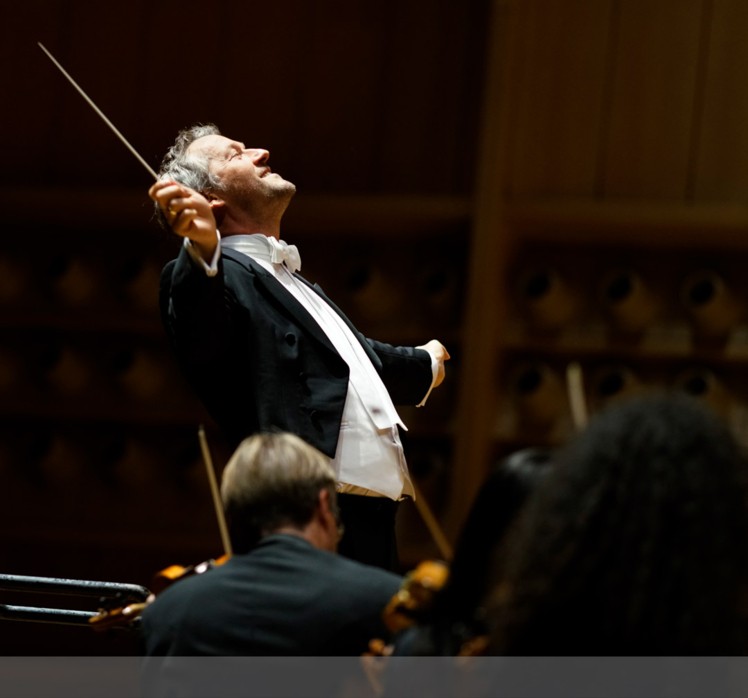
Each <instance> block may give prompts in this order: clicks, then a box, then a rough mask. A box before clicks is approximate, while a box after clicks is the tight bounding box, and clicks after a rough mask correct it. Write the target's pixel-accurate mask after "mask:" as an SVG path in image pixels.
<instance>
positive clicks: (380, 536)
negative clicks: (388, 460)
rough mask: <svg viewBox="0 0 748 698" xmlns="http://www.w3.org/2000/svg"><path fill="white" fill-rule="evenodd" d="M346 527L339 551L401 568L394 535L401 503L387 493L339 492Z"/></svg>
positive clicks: (395, 569) (388, 567)
mask: <svg viewBox="0 0 748 698" xmlns="http://www.w3.org/2000/svg"><path fill="white" fill-rule="evenodd" d="M338 505H339V507H340V520H341V521H342V523H343V526H344V527H345V531H344V533H343V537H342V538H341V540H340V543H338V553H340V554H341V555H343V556H345V557H348V558H350V559H352V560H358V561H359V562H363V563H364V564H367V565H374V566H375V567H381V568H383V569H385V570H390V571H392V572H397V573H399V572H400V561H399V559H398V554H397V538H396V536H395V519H396V516H397V509H398V503H397V502H395V501H393V500H391V499H389V498H387V497H362V496H361V495H357V494H338Z"/></svg>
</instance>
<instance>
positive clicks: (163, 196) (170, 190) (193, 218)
mask: <svg viewBox="0 0 748 698" xmlns="http://www.w3.org/2000/svg"><path fill="white" fill-rule="evenodd" d="M148 195H149V196H150V197H151V198H152V199H153V200H154V201H155V202H156V203H157V204H158V206H159V208H160V209H161V210H162V211H163V214H164V216H165V217H166V220H167V221H168V222H169V225H170V226H171V229H172V230H173V231H174V232H175V233H176V234H177V235H179V236H181V237H185V238H189V239H190V241H191V242H192V244H193V245H194V246H195V247H196V248H197V251H198V252H199V253H200V255H201V256H202V257H203V258H204V259H206V260H209V259H211V257H212V256H213V253H214V252H215V250H216V246H217V245H218V235H217V234H216V219H215V217H214V216H213V210H212V208H211V206H210V203H208V200H207V199H206V198H205V197H204V196H203V195H202V194H199V193H198V192H196V191H194V190H193V189H190V188H189V187H185V186H183V185H182V184H177V183H176V182H173V181H171V180H162V181H159V182H156V183H155V184H154V185H153V186H152V187H151V188H150V189H149V190H148Z"/></svg>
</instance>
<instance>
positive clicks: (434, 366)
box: [416, 349, 439, 407]
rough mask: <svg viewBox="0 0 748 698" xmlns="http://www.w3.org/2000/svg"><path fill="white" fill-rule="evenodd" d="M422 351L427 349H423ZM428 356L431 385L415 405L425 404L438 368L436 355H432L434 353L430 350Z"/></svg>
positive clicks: (432, 387) (421, 405)
mask: <svg viewBox="0 0 748 698" xmlns="http://www.w3.org/2000/svg"><path fill="white" fill-rule="evenodd" d="M424 351H429V350H428V349H424ZM429 356H430V357H431V385H430V386H429V389H428V390H427V391H426V394H425V395H424V396H423V399H422V400H421V401H420V402H419V403H418V404H417V405H416V407H423V406H424V405H425V404H426V400H428V399H429V395H431V391H432V390H433V389H434V381H436V374H437V372H438V370H439V361H438V360H437V358H436V356H434V354H432V353H431V352H430V351H429Z"/></svg>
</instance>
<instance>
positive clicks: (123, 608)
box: [88, 554, 230, 631]
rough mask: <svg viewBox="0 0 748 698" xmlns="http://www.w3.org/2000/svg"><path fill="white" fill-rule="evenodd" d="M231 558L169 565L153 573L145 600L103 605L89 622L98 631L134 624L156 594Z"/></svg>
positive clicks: (116, 599)
mask: <svg viewBox="0 0 748 698" xmlns="http://www.w3.org/2000/svg"><path fill="white" fill-rule="evenodd" d="M229 558H230V555H228V554H225V555H221V556H220V557H218V558H216V559H210V560H205V561H204V562H200V563H198V564H196V565H188V566H186V567H185V566H183V565H169V566H168V567H165V568H164V569H162V570H160V571H159V572H156V574H155V575H153V579H152V581H151V584H150V586H149V587H148V588H149V589H150V590H151V594H150V595H149V596H148V598H147V599H146V600H145V601H139V602H137V603H127V604H125V605H119V606H113V607H106V606H105V607H102V608H100V609H99V610H98V612H97V614H96V615H95V616H91V618H89V619H88V622H89V624H90V625H91V627H92V628H93V629H94V630H97V631H99V630H109V629H111V628H116V627H126V626H130V625H133V624H135V623H137V622H138V621H139V620H140V616H141V615H142V613H143V611H144V610H145V609H146V608H147V607H148V606H149V605H150V604H152V603H153V602H154V601H155V599H156V596H157V595H158V594H160V593H161V592H162V591H163V590H164V589H166V588H167V587H169V586H171V585H172V584H174V583H175V582H178V581H180V580H182V579H186V578H187V577H192V576H194V575H196V574H204V573H205V572H207V571H209V570H211V569H213V568H214V567H217V566H219V565H223V564H224V563H225V562H227V561H228V560H229ZM118 600H121V599H118V597H114V598H113V599H112V601H113V602H117V601H118Z"/></svg>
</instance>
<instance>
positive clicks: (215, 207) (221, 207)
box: [205, 194, 226, 227]
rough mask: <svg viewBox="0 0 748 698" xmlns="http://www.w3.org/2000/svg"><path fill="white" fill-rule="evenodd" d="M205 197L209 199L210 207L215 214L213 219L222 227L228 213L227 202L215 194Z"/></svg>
mask: <svg viewBox="0 0 748 698" xmlns="http://www.w3.org/2000/svg"><path fill="white" fill-rule="evenodd" d="M205 197H206V198H207V199H208V205H209V206H210V210H211V211H212V212H213V217H214V218H215V219H216V224H217V225H218V226H219V227H220V226H221V221H222V220H223V217H224V215H225V213H226V210H225V209H226V202H225V201H224V200H223V199H221V198H219V197H217V196H215V195H213V194H206V195H205Z"/></svg>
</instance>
